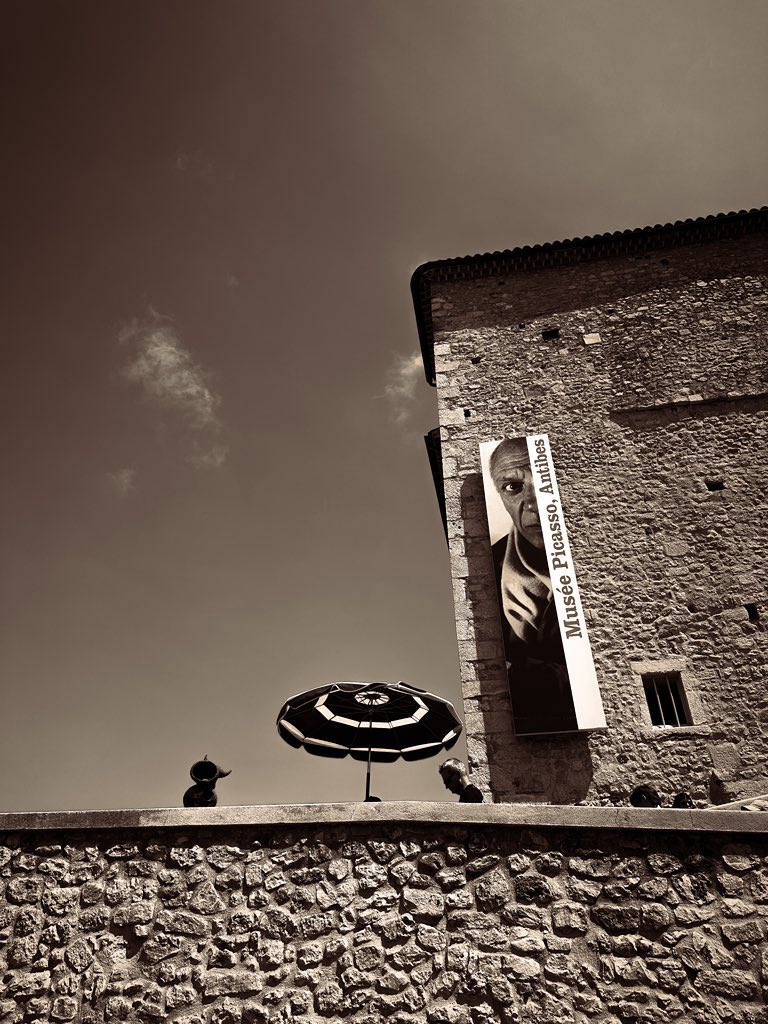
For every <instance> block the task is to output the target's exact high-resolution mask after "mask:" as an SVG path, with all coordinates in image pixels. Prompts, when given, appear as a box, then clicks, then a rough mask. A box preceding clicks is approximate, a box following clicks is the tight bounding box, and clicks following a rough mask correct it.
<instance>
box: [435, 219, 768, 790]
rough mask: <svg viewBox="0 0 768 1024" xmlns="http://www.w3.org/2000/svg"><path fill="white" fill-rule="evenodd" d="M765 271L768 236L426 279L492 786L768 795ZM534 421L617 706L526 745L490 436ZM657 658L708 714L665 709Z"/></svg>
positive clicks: (464, 612) (454, 565)
mask: <svg viewBox="0 0 768 1024" xmlns="http://www.w3.org/2000/svg"><path fill="white" fill-rule="evenodd" d="M468 262H470V263H471V261H468ZM468 276H470V277H471V268H470V271H469V272H468ZM767 281H768V242H767V240H766V235H765V233H762V234H754V235H751V236H748V237H745V238H743V239H739V240H722V241H718V242H713V243H707V244H699V245H691V246H687V247H686V246H682V247H680V248H677V249H669V248H666V249H664V250H659V251H658V252H654V251H649V252H644V253H642V254H639V255H633V256H629V255H626V256H621V255H614V256H611V257H607V258H600V259H593V260H591V261H590V260H585V261H583V262H579V261H575V262H574V263H573V265H564V266H559V267H553V268H548V269H546V268H545V269H535V268H534V269H529V270H520V269H518V270H517V271H515V272H510V273H508V274H506V275H505V274H502V273H500V274H499V275H497V276H496V277H483V278H480V279H469V280H455V281H441V280H437V279H436V280H434V281H432V282H431V284H430V286H429V287H430V293H431V297H432V320H431V327H432V330H433V336H434V359H435V368H436V380H437V389H438V400H439V409H440V425H441V433H442V451H443V469H444V476H445V491H446V512H447V522H448V535H449V546H450V554H451V570H452V576H453V585H454V595H455V604H456V618H457V630H458V639H459V652H460V661H461V671H462V682H463V687H464V696H465V715H466V722H467V736H468V749H469V756H470V762H471V770H472V773H473V781H474V782H476V783H477V784H478V785H481V786H483V787H485V789H486V790H487V791H489V792H490V793H491V794H492V796H493V799H495V800H501V801H514V800H528V801H530V800H549V801H555V802H574V801H579V800H586V801H588V802H590V803H597V804H600V803H602V804H607V803H626V800H627V797H628V794H629V792H630V791H631V789H632V788H633V787H634V786H635V785H637V784H638V783H641V782H647V783H651V784H653V785H655V786H656V787H657V788H658V789H659V791H660V792H661V793H662V795H663V796H664V797H665V799H669V798H671V796H672V795H673V794H674V793H676V792H678V791H681V790H687V791H689V792H690V793H691V794H692V795H693V797H694V799H695V800H696V801H697V803H698V804H699V805H700V806H701V805H706V804H707V803H709V801H710V800H714V801H723V800H727V799H729V798H732V797H736V796H742V795H747V794H751V793H757V792H761V791H762V792H765V791H766V790H768V768H767V767H766V766H767V765H768V757H767V756H766V754H768V742H767V741H768V733H767V730H768V690H767V689H766V662H767V661H768V658H766V653H767V651H766V632H765V626H764V623H765V620H766V618H768V601H767V600H766V574H765V551H766V545H768V520H767V519H766V518H765V516H764V515H762V514H761V513H760V511H759V510H760V509H764V508H765V507H766V498H767V497H768V493H767V491H768V473H767V472H766V451H767V450H768V445H767V442H768V429H766V409H767V408H768V380H767V379H766V363H767V360H766V335H767V334H768V290H767V289H766V283H767ZM553 334H554V335H557V336H556V337H553V336H552V335H553ZM539 432H543V433H547V434H549V437H550V441H551V446H552V451H553V457H554V461H555V466H556V470H557V474H558V481H559V484H560V491H561V495H562V498H563V503H564V507H565V513H566V520H567V526H568V531H569V537H570V540H571V546H572V549H573V555H574V561H575V565H576V569H577V577H578V580H579V585H580V588H581V594H582V600H583V605H584V609H585V612H586V616H587V623H588V628H589V632H590V638H591V642H592V649H593V653H594V657H595V662H596V667H597V672H598V677H599V681H600V685H601V690H602V694H603V699H604V704H605V707H606V715H607V721H608V730H607V731H606V732H604V733H594V734H592V735H590V736H585V735H576V736H571V737H552V738H538V739H530V738H525V739H517V738H516V737H515V735H514V730H513V725H512V719H511V714H510V708H509V698H508V685H507V679H506V671H505V666H504V661H503V657H502V653H503V652H502V646H501V639H500V625H499V618H498V608H497V602H496V596H495V585H494V579H493V569H492V564H491V558H490V547H489V541H488V535H487V525H486V519H485V506H484V501H483V493H482V481H481V478H480V475H479V454H478V442H480V441H484V440H489V439H493V438H499V437H502V436H503V435H513V436H520V435H525V434H530V433H539ZM710 488H721V489H715V490H711V489H710ZM653 670H656V671H680V672H681V673H682V678H683V683H684V686H685V690H686V693H687V695H688V699H689V703H690V705H691V711H692V717H693V725H692V726H690V727H688V728H683V729H660V728H654V727H653V726H652V725H651V721H650V716H649V713H648V709H647V705H646V702H645V699H644V694H643V688H642V681H641V674H642V672H644V671H653Z"/></svg>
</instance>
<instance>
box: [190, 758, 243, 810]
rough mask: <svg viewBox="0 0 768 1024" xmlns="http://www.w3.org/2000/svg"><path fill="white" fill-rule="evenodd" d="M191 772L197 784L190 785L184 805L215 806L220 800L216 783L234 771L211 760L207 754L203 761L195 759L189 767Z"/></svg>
mask: <svg viewBox="0 0 768 1024" xmlns="http://www.w3.org/2000/svg"><path fill="white" fill-rule="evenodd" d="M189 774H190V777H191V779H192V781H193V782H194V783H195V785H194V786H190V787H189V789H188V790H187V791H186V793H185V794H184V806H185V807H215V806H216V804H217V803H218V802H219V798H218V795H217V793H216V783H217V782H218V781H219V779H224V778H226V777H227V775H231V774H232V772H231V771H225V770H224V769H223V768H220V767H219V766H218V765H217V764H215V763H214V762H213V761H209V760H208V755H207V754H206V755H205V757H204V758H203V760H202V761H195V763H194V764H193V765H192V767H191V768H190V769H189Z"/></svg>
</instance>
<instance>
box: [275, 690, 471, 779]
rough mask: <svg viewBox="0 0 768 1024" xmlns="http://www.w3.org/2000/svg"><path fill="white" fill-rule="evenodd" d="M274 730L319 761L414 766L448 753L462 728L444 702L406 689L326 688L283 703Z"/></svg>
mask: <svg viewBox="0 0 768 1024" xmlns="http://www.w3.org/2000/svg"><path fill="white" fill-rule="evenodd" d="M277 729H278V732H279V733H280V735H281V736H282V737H283V739H284V740H285V741H286V742H287V743H290V744H291V746H293V747H304V748H305V749H306V750H308V751H309V753H310V754H317V755H318V756H320V757H346V756H347V755H349V756H351V757H353V758H354V759H355V760H356V761H367V762H368V773H367V776H366V794H365V795H366V799H368V797H369V796H370V767H371V762H372V761H377V762H381V763H384V762H391V761H396V760H397V759H398V758H399V757H402V758H403V759H404V760H406V761H418V760H421V759H422V758H425V757H433V756H434V755H435V754H439V753H440V751H441V750H450V748H451V747H452V746H453V745H454V743H455V742H456V740H457V739H458V738H459V736H460V734H461V722H460V721H459V719H458V716H457V715H456V712H455V710H454V707H453V705H452V704H451V702H450V701H448V700H445V698H444V697H438V696H436V695H435V694H434V693H429V691H427V690H420V689H418V688H417V687H415V686H410V685H409V684H408V683H402V682H401V683H328V684H327V685H326V686H318V687H317V688H316V689H314V690H307V691H306V692H305V693H299V694H297V695H296V696H295V697H291V698H290V700H287V701H286V702H285V704H284V705H283V707H282V708H281V710H280V714H279V715H278V716H277Z"/></svg>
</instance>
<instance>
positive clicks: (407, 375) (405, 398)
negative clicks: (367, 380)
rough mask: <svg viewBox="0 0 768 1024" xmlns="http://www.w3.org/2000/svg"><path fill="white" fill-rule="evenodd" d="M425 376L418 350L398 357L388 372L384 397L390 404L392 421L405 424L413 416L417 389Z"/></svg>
mask: <svg viewBox="0 0 768 1024" xmlns="http://www.w3.org/2000/svg"><path fill="white" fill-rule="evenodd" d="M423 374H424V367H423V364H422V361H421V353H420V352H419V351H418V350H417V351H415V352H413V353H412V354H411V355H409V356H404V355H397V356H395V360H394V362H393V364H392V366H390V368H389V370H387V378H386V383H385V384H384V397H385V398H386V400H387V401H388V402H389V406H390V410H391V414H392V419H393V420H394V422H395V423H398V424H403V423H405V422H406V421H407V420H408V419H409V418H410V416H411V412H412V411H413V403H414V401H415V399H416V389H417V388H418V386H419V382H420V380H421V378H422V376H423Z"/></svg>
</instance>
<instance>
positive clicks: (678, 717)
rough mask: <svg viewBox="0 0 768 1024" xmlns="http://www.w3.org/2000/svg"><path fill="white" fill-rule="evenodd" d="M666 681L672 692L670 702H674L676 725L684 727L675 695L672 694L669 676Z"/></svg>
mask: <svg viewBox="0 0 768 1024" xmlns="http://www.w3.org/2000/svg"><path fill="white" fill-rule="evenodd" d="M665 679H666V681H667V688H668V689H669V691H670V700H671V702H672V710H673V711H674V713H675V725H678V726H679V725H682V723H681V721H680V716H679V714H678V710H677V701H676V700H675V694H674V693H673V692H672V683H671V682H670V677H669V676H665Z"/></svg>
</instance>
